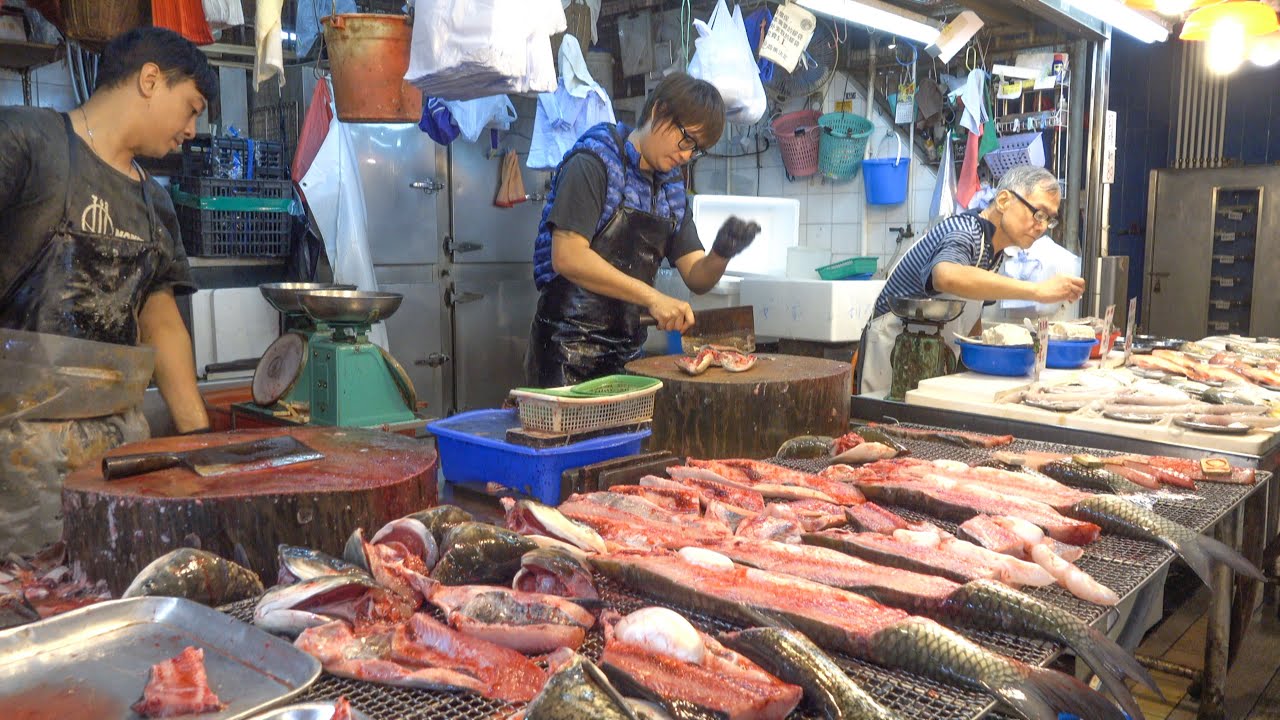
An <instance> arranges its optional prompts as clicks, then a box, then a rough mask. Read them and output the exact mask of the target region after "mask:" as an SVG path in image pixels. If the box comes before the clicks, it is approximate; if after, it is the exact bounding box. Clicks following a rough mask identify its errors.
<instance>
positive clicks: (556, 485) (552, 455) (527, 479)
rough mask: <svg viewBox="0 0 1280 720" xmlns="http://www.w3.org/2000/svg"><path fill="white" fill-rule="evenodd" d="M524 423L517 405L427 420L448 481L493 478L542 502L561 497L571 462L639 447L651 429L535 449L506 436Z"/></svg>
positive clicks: (612, 455) (591, 460) (587, 461)
mask: <svg viewBox="0 0 1280 720" xmlns="http://www.w3.org/2000/svg"><path fill="white" fill-rule="evenodd" d="M518 427H520V419H519V417H518V415H517V411H516V410H472V411H471V412H465V413H460V414H458V415H454V416H453V417H450V418H445V419H443V420H437V421H436V422H433V423H428V424H427V430H429V431H430V432H431V433H432V434H433V435H435V436H436V448H437V449H438V450H439V452H440V467H441V469H442V470H443V472H444V479H445V482H448V483H454V484H458V483H489V482H494V483H498V484H499V485H504V486H506V487H509V488H512V489H514V490H516V491H518V492H521V493H524V494H525V495H528V496H530V497H533V498H536V499H537V500H538V501H539V502H542V503H546V504H547V505H555V504H558V503H559V502H560V474H561V473H562V472H564V471H565V470H568V469H570V468H576V467H582V466H583V465H591V464H593V463H598V462H602V461H604V460H611V459H613V458H616V457H622V456H624V455H634V454H636V453H638V452H640V443H641V442H643V441H644V439H645V438H647V437H649V435H650V434H651V432H650V431H649V430H648V429H645V430H641V431H639V432H622V433H617V434H615V435H608V436H605V437H598V438H592V439H590V440H583V441H582V442H576V443H571V444H569V445H565V446H563V447H556V448H543V449H537V450H535V449H534V448H529V447H524V446H523V445H513V444H511V443H509V442H506V437H507V430H510V429H511V428H518Z"/></svg>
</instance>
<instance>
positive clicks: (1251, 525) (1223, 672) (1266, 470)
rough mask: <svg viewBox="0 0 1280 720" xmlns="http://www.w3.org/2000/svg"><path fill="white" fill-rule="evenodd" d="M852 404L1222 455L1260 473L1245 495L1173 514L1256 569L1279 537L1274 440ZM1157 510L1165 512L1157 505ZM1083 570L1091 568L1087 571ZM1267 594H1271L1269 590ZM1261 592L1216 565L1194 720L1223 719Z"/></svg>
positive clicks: (1040, 437)
mask: <svg viewBox="0 0 1280 720" xmlns="http://www.w3.org/2000/svg"><path fill="white" fill-rule="evenodd" d="M850 407H851V411H850V412H851V415H852V417H854V418H855V419H862V420H871V421H876V422H893V421H899V422H905V423H913V424H920V425H927V426H933V427H943V428H949V429H959V430H968V431H972V432H983V433H991V434H997V435H1013V436H1014V437H1017V438H1021V440H1019V441H1016V442H1015V447H1017V446H1019V445H1020V444H1021V443H1070V444H1071V445H1066V446H1063V447H1071V446H1079V447H1082V448H1091V449H1094V450H1099V451H1108V452H1109V453H1112V454H1120V453H1140V454H1145V455H1167V456H1172V457H1188V458H1199V457H1204V456H1205V455H1207V454H1215V455H1221V456H1225V457H1228V458H1230V460H1231V462H1232V463H1233V464H1235V465H1239V466H1242V467H1251V468H1256V469H1257V470H1259V471H1260V473H1259V478H1258V482H1257V483H1256V484H1254V485H1253V486H1251V487H1248V488H1243V489H1245V490H1247V491H1248V492H1247V493H1245V494H1243V495H1241V496H1240V497H1239V498H1238V499H1237V500H1236V501H1235V502H1232V503H1230V504H1227V503H1225V502H1224V503H1223V504H1221V505H1220V506H1219V507H1217V508H1214V509H1215V510H1216V513H1215V515H1214V516H1212V517H1206V518H1204V523H1203V524H1201V525H1197V524H1193V523H1190V522H1185V521H1184V520H1182V519H1179V518H1176V517H1175V518H1174V519H1178V520H1179V522H1183V523H1184V524H1186V525H1189V526H1191V527H1193V528H1196V529H1199V530H1201V531H1207V530H1209V529H1213V530H1214V533H1215V536H1216V537H1217V538H1218V539H1219V540H1221V541H1223V542H1225V543H1227V544H1228V545H1230V546H1232V547H1237V548H1239V550H1240V552H1241V554H1243V555H1244V556H1245V557H1246V558H1248V559H1249V561H1250V562H1252V563H1254V564H1255V565H1257V566H1258V567H1263V565H1264V562H1263V561H1264V555H1266V556H1268V557H1270V554H1271V551H1270V549H1269V548H1268V547H1267V543H1268V540H1269V539H1270V538H1277V525H1278V520H1280V488H1277V487H1276V482H1275V481H1274V472H1275V470H1276V468H1277V465H1278V464H1280V444H1277V443H1273V444H1271V445H1270V446H1269V447H1266V448H1265V449H1264V452H1263V454H1259V455H1252V454H1247V453H1234V452H1223V451H1218V450H1214V449H1213V448H1212V445H1213V441H1214V438H1215V436H1211V435H1204V434H1203V433H1191V434H1190V435H1194V436H1195V437H1194V440H1195V445H1187V444H1179V443H1177V442H1171V441H1155V440H1151V439H1141V438H1136V437H1132V436H1125V435H1115V434H1108V433H1106V432H1095V431H1087V430H1082V429H1079V428H1068V427H1060V426H1056V425H1049V424H1046V423H1040V422H1028V421H1025V420H1014V419H1010V418H1007V417H1001V416H997V415H994V414H982V413H980V412H962V411H958V410H944V409H939V408H935V407H929V406H927V405H918V404H906V403H899V402H893V401H888V400H883V399H878V398H869V397H866V396H854V397H853V399H852V402H851V406H850ZM1045 415H1046V418H1049V417H1052V416H1053V415H1054V413H1048V412H1046V413H1045ZM1188 439H1189V440H1190V439H1191V438H1188ZM1209 485H1212V484H1210V483H1202V484H1201V487H1202V488H1204V487H1207V486H1209ZM1223 500H1225V499H1223ZM1219 502H1221V501H1219ZM1157 510H1158V511H1160V512H1161V514H1164V512H1165V511H1164V510H1163V509H1161V508H1160V506H1159V505H1157ZM1086 569H1088V570H1089V572H1092V570H1091V569H1089V568H1086ZM1265 569H1266V568H1264V570H1265ZM1268 593H1269V597H1270V593H1271V590H1270V588H1269V589H1268ZM1260 595H1261V585H1260V584H1259V583H1256V582H1253V581H1249V580H1245V579H1241V578H1234V579H1233V575H1232V573H1231V571H1230V570H1228V569H1226V568H1224V567H1221V566H1219V567H1217V568H1216V569H1215V571H1214V583H1213V587H1212V594H1211V597H1210V604H1209V627H1208V631H1207V639H1206V642H1205V663H1204V681H1203V685H1204V690H1203V693H1202V695H1201V699H1200V708H1199V711H1198V715H1197V717H1198V718H1199V720H1222V719H1223V718H1225V717H1226V706H1225V699H1224V698H1225V696H1224V688H1225V686H1226V676H1227V670H1228V668H1229V667H1230V663H1231V661H1233V660H1234V659H1235V653H1236V652H1238V650H1239V647H1240V644H1241V642H1242V641H1243V639H1244V632H1245V630H1246V629H1247V628H1248V624H1249V621H1250V619H1251V618H1252V616H1253V611H1254V608H1255V607H1256V604H1257V602H1258V600H1259V597H1260ZM1131 649H1132V648H1131Z"/></svg>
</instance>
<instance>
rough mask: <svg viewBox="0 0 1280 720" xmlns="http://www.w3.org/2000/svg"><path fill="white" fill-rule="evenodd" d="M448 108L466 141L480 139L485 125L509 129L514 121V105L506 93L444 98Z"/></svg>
mask: <svg viewBox="0 0 1280 720" xmlns="http://www.w3.org/2000/svg"><path fill="white" fill-rule="evenodd" d="M443 103H444V106H445V107H447V108H449V113H450V114H452V115H453V121H454V122H455V123H457V124H458V132H460V133H462V137H464V138H466V140H467V142H475V141H476V140H479V139H480V133H482V132H484V129H485V128H487V127H495V128H498V129H499V130H510V129H511V123H513V122H515V121H516V107H515V105H512V104H511V99H510V98H508V97H507V96H506V95H492V96H490V97H483V98H476V99H475V100H444V101H443Z"/></svg>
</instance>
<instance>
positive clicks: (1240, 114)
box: [1108, 35, 1280, 318]
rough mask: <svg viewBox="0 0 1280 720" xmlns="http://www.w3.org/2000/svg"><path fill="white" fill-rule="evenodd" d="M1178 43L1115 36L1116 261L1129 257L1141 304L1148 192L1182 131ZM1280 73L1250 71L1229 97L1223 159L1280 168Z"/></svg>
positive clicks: (1112, 243)
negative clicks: (1154, 171) (1179, 123)
mask: <svg viewBox="0 0 1280 720" xmlns="http://www.w3.org/2000/svg"><path fill="white" fill-rule="evenodd" d="M1177 45H1178V41H1173V42H1167V43H1161V44H1158V45H1146V44H1143V43H1140V42H1138V41H1136V40H1133V39H1131V38H1129V37H1127V36H1125V35H1117V36H1116V39H1115V41H1114V44H1113V46H1112V59H1111V102H1110V105H1111V109H1112V110H1115V111H1116V121H1117V135H1116V144H1117V149H1116V184H1115V185H1113V186H1112V187H1111V217H1110V224H1111V235H1110V237H1109V239H1108V242H1109V247H1110V252H1111V254H1112V255H1120V254H1126V255H1129V258H1130V259H1129V289H1130V294H1131V295H1133V294H1135V293H1136V294H1137V295H1138V297H1139V300H1138V303H1139V308H1138V313H1139V315H1138V317H1139V318H1141V317H1142V307H1141V303H1142V300H1141V294H1142V293H1141V289H1142V277H1143V272H1144V268H1143V253H1144V250H1145V243H1146V226H1147V189H1148V188H1147V186H1148V178H1149V175H1150V171H1151V170H1152V169H1153V168H1163V167H1168V166H1169V165H1170V163H1171V162H1172V160H1173V152H1174V143H1175V141H1176V131H1177V91H1178V69H1179V67H1180V66H1181V55H1180V54H1179V52H1178V47H1177ZM1278 91H1280V66H1274V67H1270V68H1257V67H1254V66H1253V65H1250V64H1247V63H1246V64H1245V66H1244V67H1242V68H1241V69H1240V70H1238V71H1236V73H1235V74H1233V75H1232V76H1231V82H1230V85H1229V87H1228V92H1227V114H1226V123H1225V125H1226V130H1225V136H1224V138H1223V147H1222V152H1223V155H1224V156H1225V157H1226V158H1228V159H1230V160H1231V161H1234V162H1235V163H1236V164H1240V165H1259V164H1270V163H1277V162H1280V92H1278Z"/></svg>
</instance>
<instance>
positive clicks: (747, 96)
mask: <svg viewBox="0 0 1280 720" xmlns="http://www.w3.org/2000/svg"><path fill="white" fill-rule="evenodd" d="M693 27H694V28H695V29H696V30H697V31H698V39H697V41H696V44H697V50H696V51H695V52H694V53H693V60H691V61H689V74H690V75H692V76H693V77H696V78H700V79H702V80H706V81H707V82H709V83H711V84H712V85H715V86H716V89H717V90H719V91H720V96H721V97H722V98H724V104H725V119H726V120H728V121H729V122H732V123H741V124H748V125H749V124H751V123H754V122H756V121H757V120H759V119H760V118H761V117H762V116H763V115H764V111H765V105H766V104H767V103H768V99H767V98H766V97H765V94H764V85H762V84H761V83H760V68H759V67H757V65H756V59H755V53H753V52H752V51H751V43H749V42H748V41H747V26H746V23H745V22H743V20H742V8H741V7H734V10H733V14H732V15H730V14H729V8H728V6H727V5H725V2H724V0H717V2H716V8H715V10H713V11H712V12H711V19H710V21H709V22H703V21H701V20H694V21H693Z"/></svg>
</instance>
